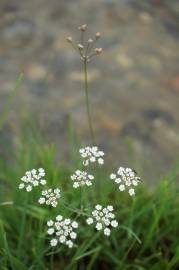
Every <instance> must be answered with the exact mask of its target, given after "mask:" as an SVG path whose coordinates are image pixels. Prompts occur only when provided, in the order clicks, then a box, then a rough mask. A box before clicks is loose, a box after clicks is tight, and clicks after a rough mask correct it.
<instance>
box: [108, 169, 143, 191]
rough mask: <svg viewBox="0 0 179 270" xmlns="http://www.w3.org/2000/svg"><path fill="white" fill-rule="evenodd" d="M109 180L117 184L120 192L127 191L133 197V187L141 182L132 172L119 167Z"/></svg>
mask: <svg viewBox="0 0 179 270" xmlns="http://www.w3.org/2000/svg"><path fill="white" fill-rule="evenodd" d="M110 179H111V180H113V181H114V182H115V183H116V184H119V190H120V191H124V190H126V189H127V190H128V193H129V195H130V196H133V195H135V190H134V187H136V186H138V184H139V183H140V182H141V179H140V177H138V176H137V175H136V172H135V171H134V170H132V169H131V168H124V167H120V168H119V169H118V171H117V173H112V174H111V175H110Z"/></svg>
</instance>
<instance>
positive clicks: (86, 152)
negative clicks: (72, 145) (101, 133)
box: [79, 146, 104, 166]
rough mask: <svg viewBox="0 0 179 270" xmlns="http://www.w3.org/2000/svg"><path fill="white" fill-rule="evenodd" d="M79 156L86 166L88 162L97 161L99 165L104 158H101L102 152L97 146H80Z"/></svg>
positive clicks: (102, 162)
mask: <svg viewBox="0 0 179 270" xmlns="http://www.w3.org/2000/svg"><path fill="white" fill-rule="evenodd" d="M79 152H80V154H81V157H82V158H83V159H84V160H83V165H84V166H88V165H89V163H94V162H97V163H98V164H100V165H103V164H104V159H103V158H102V157H103V156H104V152H103V151H100V150H99V149H98V147H97V146H92V147H90V146H87V147H85V148H81V149H80V150H79Z"/></svg>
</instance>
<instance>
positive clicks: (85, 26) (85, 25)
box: [78, 24, 87, 31]
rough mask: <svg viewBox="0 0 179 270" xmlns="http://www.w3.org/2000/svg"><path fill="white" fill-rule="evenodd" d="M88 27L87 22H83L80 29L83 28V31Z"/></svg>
mask: <svg viewBox="0 0 179 270" xmlns="http://www.w3.org/2000/svg"><path fill="white" fill-rule="evenodd" d="M86 28H87V24H83V25H81V26H80V27H78V29H79V30H81V31H85V30H86Z"/></svg>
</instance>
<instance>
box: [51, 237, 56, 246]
mask: <svg viewBox="0 0 179 270" xmlns="http://www.w3.org/2000/svg"><path fill="white" fill-rule="evenodd" d="M57 244H58V241H57V239H55V238H54V239H52V240H51V241H50V245H51V246H52V247H55V246H56V245H57Z"/></svg>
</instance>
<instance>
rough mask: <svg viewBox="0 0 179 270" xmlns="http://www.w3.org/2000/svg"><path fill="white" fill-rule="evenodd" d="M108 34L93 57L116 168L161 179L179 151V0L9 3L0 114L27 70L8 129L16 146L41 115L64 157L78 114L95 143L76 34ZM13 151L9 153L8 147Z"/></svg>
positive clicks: (3, 30)
mask: <svg viewBox="0 0 179 270" xmlns="http://www.w3.org/2000/svg"><path fill="white" fill-rule="evenodd" d="M83 23H87V24H88V25H89V30H88V33H89V35H93V34H94V33H95V32H96V31H101V33H102V36H103V37H102V38H101V41H100V46H102V47H103V48H104V53H103V55H101V57H99V58H97V59H95V60H94V61H93V62H91V63H90V67H89V80H90V100H91V106H92V114H93V120H94V127H95V133H96V139H97V142H98V144H99V145H100V146H101V147H102V148H103V149H104V151H105V152H107V153H108V155H109V159H110V160H111V161H112V162H113V164H114V167H115V166H118V164H121V165H124V166H125V165H130V164H131V163H132V164H133V166H134V167H135V168H137V169H139V170H140V171H141V170H142V171H143V174H144V178H145V179H146V180H147V181H148V182H149V183H152V184H154V183H155V182H156V181H158V179H159V178H160V177H161V176H162V175H163V174H164V173H167V172H168V170H169V169H170V168H171V167H172V165H173V163H174V162H175V161H176V159H177V158H178V150H179V110H178V108H179V53H178V52H179V1H177V0H168V1H167V0H153V1H152V0H146V1H145V0H144V1H140V0H131V1H130V0H128V1H127V0H98V1H96V0H68V1H65V0H60V1H59V0H51V1H49V0H31V1H24V0H13V1H6V0H1V2H0V84H1V88H0V111H2V109H3V105H4V102H5V100H6V98H7V97H8V95H9V94H10V93H11V91H12V89H13V86H14V82H15V80H16V78H17V75H18V73H19V71H20V70H23V71H24V73H25V79H24V81H23V84H22V86H21V89H20V91H19V92H18V95H17V96H16V99H15V100H14V103H13V106H12V107H11V111H10V114H9V118H8V124H7V125H6V126H5V127H4V129H3V130H2V131H1V132H0V143H1V144H0V148H1V150H0V151H1V153H2V151H6V147H3V145H6V144H7V143H8V144H9V143H14V140H16V136H15V135H12V134H18V131H17V130H18V128H17V127H19V126H20V125H19V123H20V122H21V121H24V119H26V117H27V115H31V116H33V117H35V118H34V119H36V120H37V122H38V126H39V128H40V129H41V130H42V131H43V132H44V134H46V135H48V140H49V141H53V142H55V143H57V145H58V147H59V151H60V153H61V154H62V153H64V154H65V153H66V151H67V149H68V139H67V133H68V123H69V121H68V120H69V115H70V116H71V118H72V122H73V124H74V129H75V130H76V132H77V133H78V135H79V136H80V137H81V138H82V140H83V141H84V142H86V143H88V142H89V136H88V126H87V121H86V114H85V106H84V91H83V88H82V73H81V67H80V64H81V63H80V61H79V58H78V57H77V55H76V53H75V52H74V51H73V50H71V48H70V46H69V45H68V44H67V43H66V41H65V38H66V36H67V35H72V36H73V37H76V39H77V38H78V37H79V33H78V30H77V26H79V25H81V24H83ZM3 149H4V150H3Z"/></svg>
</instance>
